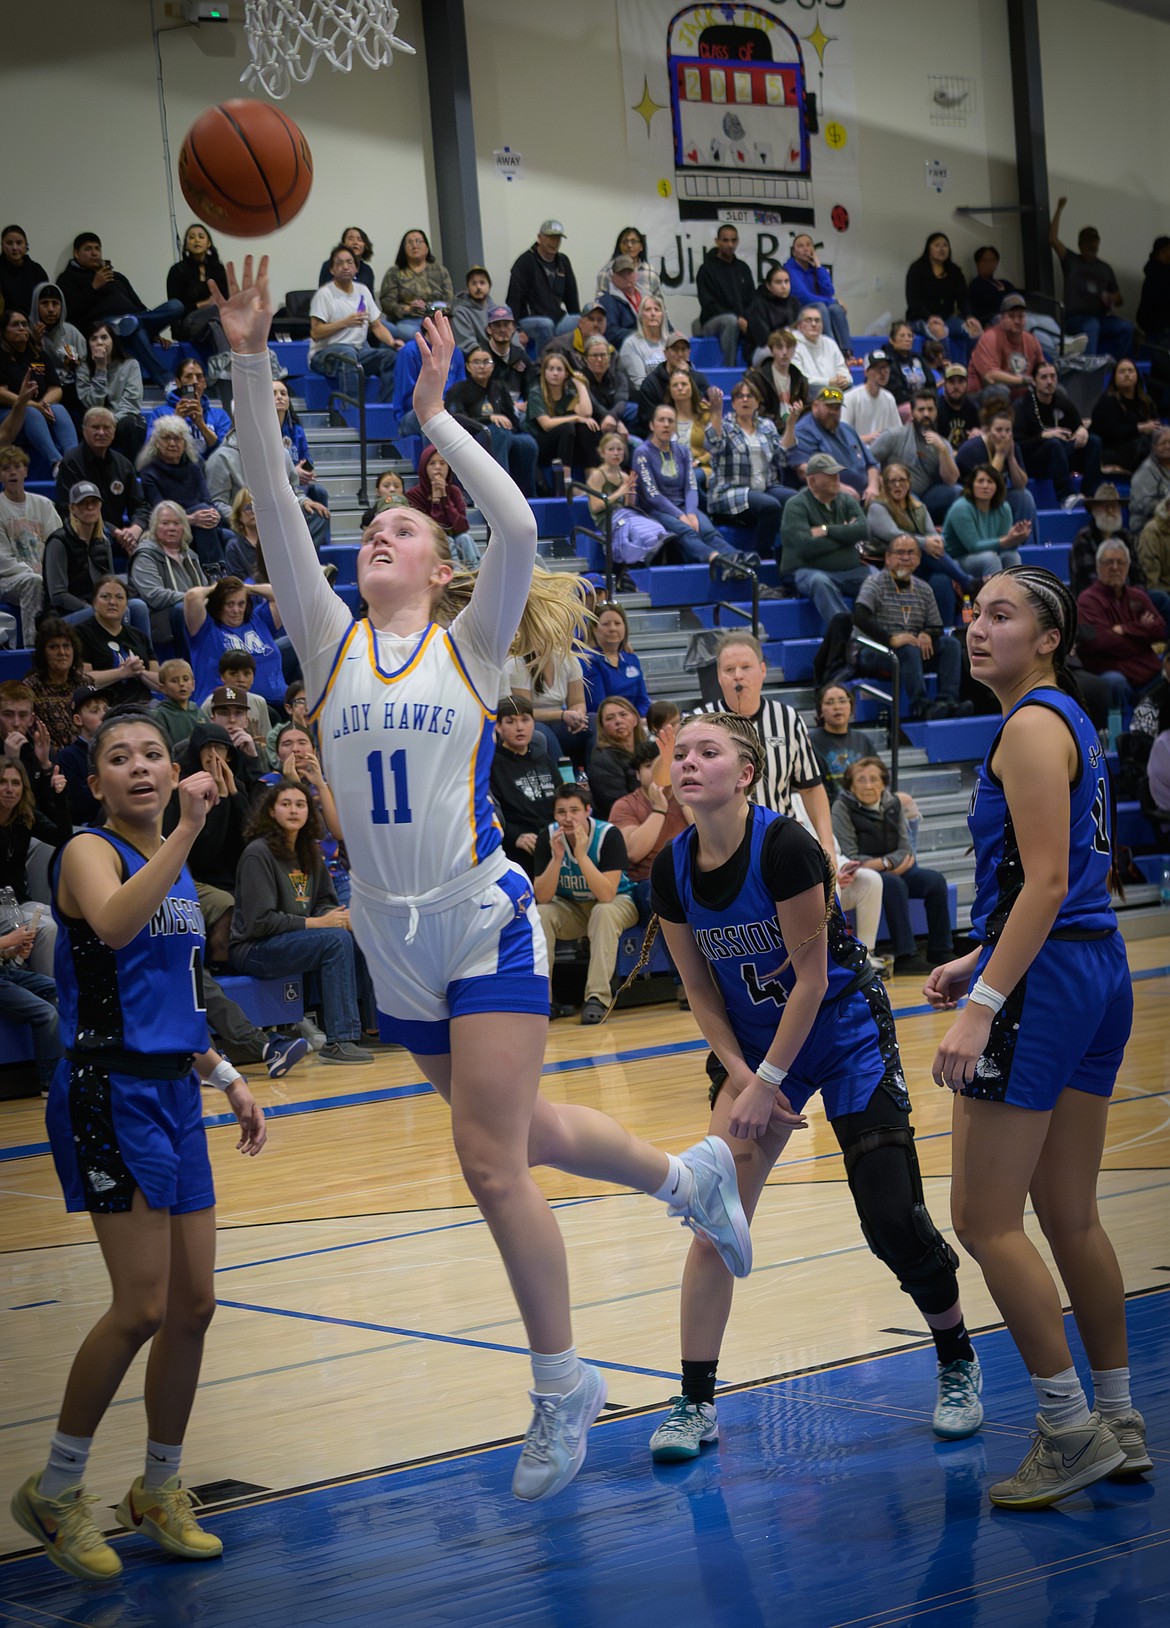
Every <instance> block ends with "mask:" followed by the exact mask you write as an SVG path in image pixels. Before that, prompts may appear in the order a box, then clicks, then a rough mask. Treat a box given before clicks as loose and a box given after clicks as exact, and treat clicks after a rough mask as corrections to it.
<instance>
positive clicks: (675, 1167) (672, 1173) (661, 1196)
mask: <svg viewBox="0 0 1170 1628" xmlns="http://www.w3.org/2000/svg"><path fill="white" fill-rule="evenodd" d="M666 1159H667V1168H666V1180H665V1181H664V1182H663V1184H662V1186H661V1187H660V1188H659V1189H658V1191H657V1192H656V1193H651V1194H650V1197H651V1198H656V1199H657V1200H658V1201H659V1203H660V1204H669V1205H670V1207H671V1208H672V1209H684V1208H685V1207H686V1205H687V1204H688V1203H689V1202H690V1197H691V1193H692V1192H693V1191H694V1186H695V1176H694V1172H693V1171H692V1170H691V1168H690V1166H689V1165H685V1164H683V1162H682V1160H681V1159H680V1158H679V1157H678V1155H677V1154H674V1153H668V1154H667V1155H666Z"/></svg>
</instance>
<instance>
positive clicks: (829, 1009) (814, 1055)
mask: <svg viewBox="0 0 1170 1628" xmlns="http://www.w3.org/2000/svg"><path fill="white" fill-rule="evenodd" d="M741 1044H742V1041H741ZM762 1056H763V1053H762V1052H760V1051H759V1050H758V1048H757V1049H755V1050H753V1049H751V1048H750V1047H748V1046H744V1058H745V1059H746V1061H747V1062H748V1063H749V1064H750V1065H751V1066H752V1067H753V1068H755V1067H756V1066H757V1064H758V1063H759V1062H760V1060H761V1058H762ZM878 1086H885V1088H886V1090H887V1091H888V1092H889V1093H890V1095H891V1096H892V1097H893V1099H894V1100H895V1101H896V1102H898V1103H900V1104H901V1105H903V1106H904V1107H906V1108H909V1106H910V1099H909V1097H908V1095H907V1092H906V1081H905V1078H904V1076H903V1073H902V1060H901V1057H900V1055H899V1052H898V1039H897V1035H896V1033H895V1031H894V1018H893V1014H892V1012H891V1011H890V1002H889V997H888V996H887V994H886V991H885V987H884V985H883V984H881V983H879V982H878V981H877V979H874V981H873V982H872V983H871V984H867V985H866V987H865V988H864V989H858V990H855V991H854V992H853V994H851V995H848V996H846V998H845V999H844V1000H843V1001H833V1002H830V1003H829V1004H827V1005H825V1006H822V1008H821V1010H820V1012H819V1014H818V1015H817V1019H816V1022H815V1023H814V1024H813V1027H812V1032H811V1033H810V1035H809V1037H808V1039H807V1040H806V1041H805V1043H804V1045H803V1046H802V1047H801V1048H800V1051H799V1053H798V1054H797V1057H796V1061H795V1062H794V1063H793V1065H792V1069H791V1071H790V1072H789V1075H788V1078H787V1079H786V1080H785V1082H784V1095H785V1096H786V1097H787V1098H788V1100H789V1102H790V1103H791V1104H792V1106H793V1108H794V1109H795V1110H796V1111H797V1112H798V1113H799V1112H800V1110H801V1109H802V1108H803V1107H804V1106H805V1104H806V1103H808V1102H809V1101H810V1100H811V1099H812V1098H813V1097H814V1096H816V1094H817V1092H818V1091H819V1092H820V1094H821V1100H822V1101H823V1103H824V1105H825V1115H826V1117H827V1118H829V1119H830V1120H832V1119H840V1118H841V1117H842V1115H844V1114H860V1113H863V1112H864V1111H865V1109H866V1108H867V1107H868V1106H869V1103H870V1100H871V1098H872V1097H873V1094H874V1092H875V1091H876V1090H877V1088H878Z"/></svg>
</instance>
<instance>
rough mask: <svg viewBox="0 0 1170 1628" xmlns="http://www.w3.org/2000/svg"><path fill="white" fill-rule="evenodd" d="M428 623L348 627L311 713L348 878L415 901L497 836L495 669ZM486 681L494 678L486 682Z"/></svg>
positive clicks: (478, 860)
mask: <svg viewBox="0 0 1170 1628" xmlns="http://www.w3.org/2000/svg"><path fill="white" fill-rule="evenodd" d="M475 667H476V678H477V679H478V687H477V685H476V683H473V681H472V678H471V676H470V674H469V672H468V666H467V663H466V662H465V661H464V659H463V657H462V656H461V655H460V653H459V651H458V650H457V649H456V647H455V642H454V640H453V639H452V638H451V635H450V634H449V633H448V632H447V631H446V630H445V629H444V628H441V627H437V626H435V625H434V624H432V625H431V626H430V627H428V628H427V629H426V630H425V631H424V632H423V633H422V634H421V635H412V636H411V637H410V638H409V639H402V638H399V637H397V636H395V635H392V634H388V633H376V632H375V631H374V629H373V628H372V627H371V626H370V624H369V623H368V622H366V621H362V622H355V623H354V624H353V626H352V627H351V629H350V630H349V633H348V634H347V635H346V637H345V638H344V640H343V641H342V644H341V647H340V649H339V650H338V652H337V655H336V657H335V658H334V662H333V666H332V668H331V670H330V673H329V677H328V679H327V680H326V684H325V689H324V693H323V694H322V696H321V698H320V700H319V701H318V702H317V704H316V706H315V707H314V708H313V711H312V713H311V717H312V718H313V719H314V720H315V721H316V723H317V725H318V733H319V739H320V745H321V758H322V767H323V769H324V771H325V777H326V779H327V780H328V781H329V784H330V786H331V787H332V790H333V795H334V797H335V798H336V799H337V805H338V810H339V812H340V814H341V823H342V827H343V829H344V835H345V846H346V848H347V849H348V851H349V859H350V864H351V866H352V868H353V872H354V875H355V876H357V877H359V878H360V879H361V880H362V881H363V882H366V883H368V884H369V885H370V886H371V887H376V888H381V889H383V890H384V891H385V892H387V893H393V894H396V895H398V896H399V897H406V898H417V897H418V896H420V895H421V894H424V893H429V892H430V891H431V890H432V889H433V888H436V887H440V886H442V885H443V884H445V883H447V882H450V881H453V880H454V879H455V878H456V877H458V876H462V875H464V874H465V873H466V872H467V871H468V870H470V869H471V867H472V866H474V865H479V864H482V862H483V861H484V860H485V859H486V858H487V856H488V855H489V854H491V853H493V852H494V851H495V850H496V849H497V848H498V847H499V846H500V844H501V842H502V841H503V836H502V832H501V828H500V825H499V822H498V821H497V819H496V817H495V814H494V811H493V809H492V805H491V800H490V797H489V795H488V781H489V776H490V774H491V764H492V754H493V752H494V750H495V738H494V735H493V733H492V731H493V727H494V725H495V721H496V717H495V712H494V711H493V710H491V707H489V706H488V705H487V704H485V702H484V701H483V700H482V699H481V695H480V691H481V690H482V691H483V693H484V694H486V695H490V696H491V697H492V706H494V702H495V695H496V691H497V689H498V686H499V673H498V672H496V671H495V670H491V671H489V669H488V668H487V667H486V666H485V664H484V663H483V662H482V661H480V662H477V663H476V664H475ZM493 675H494V676H493Z"/></svg>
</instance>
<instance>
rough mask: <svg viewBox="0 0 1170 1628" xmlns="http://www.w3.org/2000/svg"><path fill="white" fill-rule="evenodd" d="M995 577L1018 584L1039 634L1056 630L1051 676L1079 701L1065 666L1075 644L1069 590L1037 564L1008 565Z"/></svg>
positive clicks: (1073, 608)
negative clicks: (1038, 628) (1036, 624)
mask: <svg viewBox="0 0 1170 1628" xmlns="http://www.w3.org/2000/svg"><path fill="white" fill-rule="evenodd" d="M996 575H997V576H1001V577H1011V579H1012V581H1013V582H1017V583H1019V585H1020V587H1021V588H1022V589H1023V591H1024V593H1025V594H1026V595H1027V599H1028V604H1029V605H1030V606H1031V608H1032V613H1033V615H1034V616H1035V618H1036V620H1037V622H1038V623H1039V624H1040V631H1041V632H1042V633H1045V632H1047V631H1048V629H1049V628H1055V629H1056V631H1057V632H1058V633H1059V634H1060V643H1059V644H1058V645H1057V647H1056V649H1055V650H1054V651H1053V652H1052V669H1053V677H1054V678H1055V679H1056V682H1057V684H1058V685H1059V687H1060V688H1061V689H1062V690H1064V691H1065V693H1066V694H1067V695H1071V696H1072V697H1073V699H1074V700H1076V701H1079V700H1080V699H1081V692H1080V690H1079V689H1078V688H1077V681H1076V679H1075V678H1074V677H1073V675H1072V673H1071V672H1070V671H1069V669H1068V665H1067V663H1068V658H1069V656H1070V655H1071V654H1072V652H1073V650H1074V649H1075V648H1076V642H1077V602H1076V597H1075V596H1074V594H1073V591H1072V589H1071V588H1070V587H1069V585H1068V583H1067V582H1062V581H1061V580H1060V578H1059V577H1058V576H1054V575H1053V573H1052V572H1051V571H1046V570H1044V568H1043V567H1042V566H1039V565H1009V566H1005V568H1004V569H1003V570H1002V571H999V572H997V573H996Z"/></svg>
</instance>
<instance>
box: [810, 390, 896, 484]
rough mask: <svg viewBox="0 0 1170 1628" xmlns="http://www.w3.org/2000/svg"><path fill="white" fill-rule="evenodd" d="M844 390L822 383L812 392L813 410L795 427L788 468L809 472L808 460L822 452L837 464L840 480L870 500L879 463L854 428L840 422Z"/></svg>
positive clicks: (875, 482) (876, 478)
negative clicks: (794, 439)
mask: <svg viewBox="0 0 1170 1628" xmlns="http://www.w3.org/2000/svg"><path fill="white" fill-rule="evenodd" d="M844 401H845V396H844V393H843V392H842V391H841V390H839V389H838V388H837V387H836V385H822V386H821V388H820V389H819V390H818V391H816V392H815V393H814V395H813V402H812V409H811V411H809V412H807V413H805V414H804V415H803V416H802V418H801V420H800V422H799V424H797V426H796V445H795V448H794V451H793V454H792V456H791V458H790V459H789V467H790V468H795V469H796V472H797V474H798V475H805V474H806V466H807V464H808V462H809V459H810V458H812V457H813V455H814V454H815V453H818V452H819V453H823V454H825V455H827V456H828V458H829V459H830V461H831V462H833V463H835V464H836V465H837V466H838V469H839V472H840V475H841V479H842V480H843V481H844V483H845V485H846V486H850V487H852V488H853V490H854V491H855V492H856V493H857V495H858V497H860V498H861V500H862V502H863V503H870V502H872V501H873V499H874V498H875V497H876V496H877V490H878V465H877V460H876V459H875V458H874V456H873V454H872V452H870V450H869V448H868V447H867V446H864V445H863V444H862V440H861V437H860V436H859V435H858V433H857V431H856V430H855V429H852V428H851V427H850V426H849V425H848V424H843V423H842V422H841V409H842V407H843V405H844Z"/></svg>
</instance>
